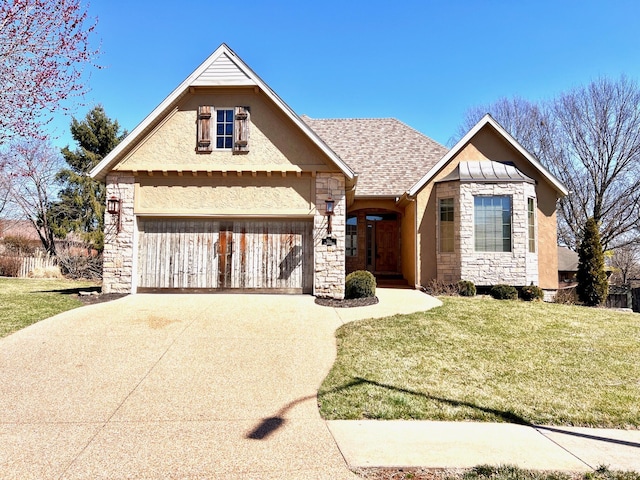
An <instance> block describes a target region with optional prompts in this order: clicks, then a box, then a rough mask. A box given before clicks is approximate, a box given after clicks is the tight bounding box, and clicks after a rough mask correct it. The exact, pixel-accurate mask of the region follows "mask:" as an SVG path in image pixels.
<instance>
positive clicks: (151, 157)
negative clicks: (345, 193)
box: [116, 89, 335, 172]
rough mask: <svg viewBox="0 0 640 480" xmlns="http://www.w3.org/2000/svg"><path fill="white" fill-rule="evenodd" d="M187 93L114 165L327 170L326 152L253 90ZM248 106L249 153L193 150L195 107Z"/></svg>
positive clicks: (130, 167) (158, 168)
mask: <svg viewBox="0 0 640 480" xmlns="http://www.w3.org/2000/svg"><path fill="white" fill-rule="evenodd" d="M197 92H200V93H194V94H189V95H187V96H186V97H185V98H184V99H183V100H182V101H181V102H180V103H179V104H178V106H177V107H176V108H174V109H173V110H172V111H170V112H169V113H168V115H167V117H165V118H164V119H163V120H162V121H161V122H159V123H158V124H157V125H155V127H154V128H153V129H151V130H150V132H149V133H148V134H147V135H146V137H145V138H144V139H143V140H142V141H141V142H140V143H139V144H138V145H137V146H136V147H135V148H133V149H132V150H131V151H130V152H128V154H127V155H126V156H125V157H124V158H123V161H122V162H120V164H119V165H118V166H117V167H116V170H121V171H145V170H156V171H163V170H164V171H170V170H180V171H184V172H190V171H192V170H195V171H212V170H213V171H219V170H227V171H237V170H240V171H252V170H260V171H283V170H284V171H313V170H318V171H331V170H335V168H331V167H329V166H328V165H327V163H326V158H325V157H324V154H323V153H322V152H321V151H320V150H319V148H318V147H317V146H315V145H314V144H313V143H312V142H311V141H310V140H309V139H308V138H306V136H305V135H304V134H303V133H302V132H301V131H300V130H299V129H298V127H296V126H295V125H294V124H293V123H292V122H291V120H289V119H288V118H287V117H285V116H284V114H282V113H281V112H280V111H278V110H277V109H276V108H275V107H274V106H273V105H272V104H271V102H270V100H269V99H268V98H266V97H265V95H264V94H262V93H256V92H255V91H254V90H253V89H215V90H214V89H211V90H204V91H201V90H198V91H197ZM200 105H210V106H214V107H219V108H233V107H234V106H248V107H249V108H250V111H251V115H250V119H251V122H250V127H249V152H247V153H242V154H234V153H233V152H231V151H230V150H215V149H214V150H213V152H210V153H198V152H196V141H197V131H196V125H197V112H198V106H200Z"/></svg>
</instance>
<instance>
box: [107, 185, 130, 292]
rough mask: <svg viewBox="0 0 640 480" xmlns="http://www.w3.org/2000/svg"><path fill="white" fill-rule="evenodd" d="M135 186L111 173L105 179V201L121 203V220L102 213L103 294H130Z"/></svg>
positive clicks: (115, 216)
mask: <svg viewBox="0 0 640 480" xmlns="http://www.w3.org/2000/svg"><path fill="white" fill-rule="evenodd" d="M134 185H135V179H134V177H133V175H127V174H118V173H111V174H110V175H108V176H107V181H106V187H107V198H110V197H111V196H115V197H116V198H118V199H120V218H119V219H118V216H117V215H112V214H110V213H108V212H105V221H104V224H105V234H104V252H103V267H102V269H103V270H102V291H103V293H131V292H132V282H133V274H134V269H135V268H134V250H135V248H134V242H135V238H136V223H135V216H134V208H133V203H134V190H135V189H134Z"/></svg>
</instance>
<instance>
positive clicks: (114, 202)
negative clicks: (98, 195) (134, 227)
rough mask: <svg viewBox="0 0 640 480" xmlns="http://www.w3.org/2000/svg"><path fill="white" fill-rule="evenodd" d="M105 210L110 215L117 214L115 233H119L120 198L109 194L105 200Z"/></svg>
mask: <svg viewBox="0 0 640 480" xmlns="http://www.w3.org/2000/svg"><path fill="white" fill-rule="evenodd" d="M107 212H109V213H110V214H111V215H117V216H118V218H117V223H116V233H120V199H119V198H116V197H115V196H114V195H111V197H109V199H108V200H107Z"/></svg>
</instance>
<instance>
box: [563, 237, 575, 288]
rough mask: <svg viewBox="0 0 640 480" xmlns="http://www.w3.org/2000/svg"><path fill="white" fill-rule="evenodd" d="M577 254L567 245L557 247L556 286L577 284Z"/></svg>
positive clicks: (573, 285)
mask: <svg viewBox="0 0 640 480" xmlns="http://www.w3.org/2000/svg"><path fill="white" fill-rule="evenodd" d="M578 263H579V258H578V254H577V253H576V252H574V251H573V250H571V249H570V248H567V247H558V288H566V287H575V286H576V285H577V284H578V280H577V279H576V276H577V275H578Z"/></svg>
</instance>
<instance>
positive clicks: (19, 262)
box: [2, 254, 58, 278]
mask: <svg viewBox="0 0 640 480" xmlns="http://www.w3.org/2000/svg"><path fill="white" fill-rule="evenodd" d="M2 259H3V260H5V261H6V260H11V261H12V262H15V264H16V269H15V272H11V273H12V274H13V273H15V275H16V276H17V277H21V278H24V277H28V276H29V273H30V272H32V271H33V270H36V269H45V268H49V267H55V266H56V265H57V264H58V261H57V260H56V258H55V257H52V256H50V255H46V254H40V255H35V256H32V257H22V256H18V257H16V256H6V255H3V256H2Z"/></svg>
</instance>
